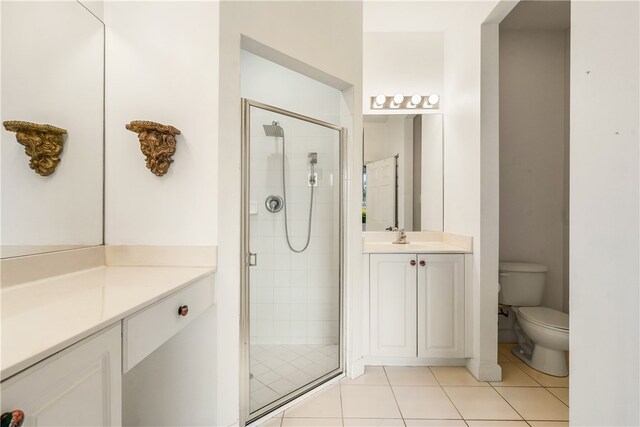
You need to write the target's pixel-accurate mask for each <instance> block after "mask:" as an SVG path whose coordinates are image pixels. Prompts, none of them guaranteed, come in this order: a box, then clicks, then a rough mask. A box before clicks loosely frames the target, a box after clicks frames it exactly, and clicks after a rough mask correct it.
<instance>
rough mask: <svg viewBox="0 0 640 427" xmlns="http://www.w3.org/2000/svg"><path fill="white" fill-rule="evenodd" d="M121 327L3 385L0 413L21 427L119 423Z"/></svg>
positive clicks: (110, 424) (73, 348) (14, 377)
mask: <svg viewBox="0 0 640 427" xmlns="http://www.w3.org/2000/svg"><path fill="white" fill-rule="evenodd" d="M121 342H122V338H121V328H120V324H118V325H117V326H114V327H112V328H111V329H108V330H107V331H105V332H102V333H99V334H98V335H96V336H92V337H89V338H86V339H84V340H82V341H80V342H79V343H78V344H75V345H74V346H72V347H70V348H69V349H67V350H64V351H62V352H61V353H59V354H56V355H54V356H51V357H50V358H48V359H46V360H44V361H42V362H40V363H38V364H36V365H34V366H32V367H30V368H29V369H27V370H25V371H23V372H21V373H19V374H17V375H15V376H13V377H11V378H9V379H7V380H5V381H3V382H2V386H1V389H2V413H4V412H10V411H13V410H16V409H19V410H22V411H23V412H24V416H25V420H24V424H23V425H24V426H118V425H122V403H121V396H122V388H121V376H122V372H121V362H120V360H121V350H120V348H121Z"/></svg>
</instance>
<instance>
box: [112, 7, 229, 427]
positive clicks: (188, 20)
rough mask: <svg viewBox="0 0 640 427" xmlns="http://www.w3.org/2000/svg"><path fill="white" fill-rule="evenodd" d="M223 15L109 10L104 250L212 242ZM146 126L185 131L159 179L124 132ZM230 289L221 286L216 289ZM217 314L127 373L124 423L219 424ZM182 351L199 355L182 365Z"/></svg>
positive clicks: (200, 10) (213, 10)
mask: <svg viewBox="0 0 640 427" xmlns="http://www.w3.org/2000/svg"><path fill="white" fill-rule="evenodd" d="M218 12H219V8H218V3H217V2H177V1H176V2H107V3H106V4H105V25H106V46H107V51H106V63H107V68H106V87H107V96H106V157H107V159H106V165H107V169H106V188H107V192H106V207H107V209H106V218H105V220H106V243H107V244H146V245H190V246H198V245H215V244H216V241H217V226H218V224H217V214H218V210H217V206H218V202H217V192H218V188H217V186H218V135H217V131H218V17H219V15H218ZM140 119H143V120H152V121H157V122H160V123H165V124H170V125H174V126H176V127H177V128H178V129H180V130H181V131H182V135H180V136H178V137H177V141H178V143H177V144H178V145H177V152H176V154H175V156H174V160H175V163H173V164H172V165H171V168H170V169H169V172H168V173H167V174H166V175H165V176H163V177H157V176H155V175H153V174H152V173H151V172H150V171H149V170H148V169H147V168H146V167H145V160H144V156H143V155H142V153H141V152H140V145H139V142H138V138H137V135H136V134H134V133H132V132H130V131H128V130H126V129H125V127H124V126H125V124H127V123H129V122H130V121H132V120H140ZM225 285H226V283H225V282H221V281H218V280H216V289H219V287H224V286H225ZM216 304H217V305H237V304H238V301H237V300H222V301H221V300H216ZM216 311H217V308H211V309H209V310H208V311H207V312H205V313H203V314H202V315H201V316H200V317H199V318H198V319H197V320H196V321H194V323H193V324H192V325H190V327H189V328H186V329H185V330H184V331H182V332H181V333H180V334H179V335H178V336H176V337H174V338H173V339H172V340H170V341H169V342H167V343H166V344H165V345H163V346H162V347H161V348H160V349H159V350H158V351H156V352H155V353H154V355H152V356H150V359H149V360H147V361H145V362H143V364H141V365H140V366H139V367H136V369H135V370H134V371H135V372H133V371H132V372H131V373H130V374H127V376H125V385H126V388H125V390H124V395H125V397H126V398H127V402H126V404H125V407H124V416H125V420H124V421H125V424H129V425H177V424H181V423H184V420H185V414H184V411H186V412H187V413H188V414H189V416H188V418H189V420H190V422H192V423H194V424H200V425H215V424H216V416H217V409H218V407H217V399H216V396H217V393H218V388H217V385H218V381H217V378H216V376H217V363H216V362H217V357H218V356H217V353H216V351H217V341H218V338H217V336H216V331H217V324H216V322H217V312H216ZM236 324H237V323H234V325H236ZM225 327H226V328H227V329H228V328H230V326H229V324H225ZM185 348H187V349H189V352H190V353H193V354H194V355H193V356H191V357H189V358H188V361H186V362H185ZM224 350H226V349H224ZM184 363H187V365H188V366H186V367H185V368H184V369H179V370H176V369H175V367H176V366H178V365H182V364H184ZM158 372H165V373H166V372H173V373H174V374H177V376H166V375H163V376H161V377H159V376H158V375H157V373H158ZM138 390H153V393H151V394H149V393H142V392H140V393H138ZM193 393H195V396H196V397H193V396H191V394H193ZM185 399H186V400H185Z"/></svg>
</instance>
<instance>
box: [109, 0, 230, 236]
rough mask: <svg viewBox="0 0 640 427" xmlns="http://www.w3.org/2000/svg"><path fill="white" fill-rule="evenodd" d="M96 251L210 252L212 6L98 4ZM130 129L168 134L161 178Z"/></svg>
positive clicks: (213, 210)
mask: <svg viewBox="0 0 640 427" xmlns="http://www.w3.org/2000/svg"><path fill="white" fill-rule="evenodd" d="M105 20H106V24H107V43H106V46H107V52H106V56H107V69H106V85H107V96H106V122H105V123H106V141H107V146H106V181H107V185H106V212H105V214H106V218H105V221H106V243H107V244H115V245H118V244H146V245H187V246H188V245H191V246H198V245H203V246H208V245H215V244H216V242H217V218H218V212H217V206H218V204H217V185H218V171H217V166H216V165H217V162H218V160H217V159H218V145H217V132H218V24H217V22H218V3H217V2H178V1H176V2H128V1H127V2H108V3H107V4H106V5H105ZM132 120H151V121H155V122H159V123H163V124H169V125H173V126H175V127H177V128H178V129H180V131H181V132H182V134H181V135H179V136H178V137H177V149H176V154H175V155H174V156H173V160H174V163H173V164H172V165H171V167H170V168H169V172H168V173H167V174H166V175H165V176H163V177H157V176H155V175H154V174H152V173H151V172H150V171H149V170H148V169H147V168H146V166H145V158H144V156H143V155H142V153H141V151H140V144H139V142H138V136H137V135H136V134H135V133H133V132H130V131H128V130H127V129H125V125H126V124H127V123H129V122H130V121H132Z"/></svg>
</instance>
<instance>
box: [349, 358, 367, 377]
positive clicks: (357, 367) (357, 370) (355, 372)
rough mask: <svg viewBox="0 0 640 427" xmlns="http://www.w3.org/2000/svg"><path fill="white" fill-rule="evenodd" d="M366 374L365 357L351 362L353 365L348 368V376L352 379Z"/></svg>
mask: <svg viewBox="0 0 640 427" xmlns="http://www.w3.org/2000/svg"><path fill="white" fill-rule="evenodd" d="M362 374H364V359H363V358H360V359H358V360H355V361H353V362H351V367H349V368H348V369H347V376H348V377H349V378H351V379H354V378H358V377H359V376H360V375H362Z"/></svg>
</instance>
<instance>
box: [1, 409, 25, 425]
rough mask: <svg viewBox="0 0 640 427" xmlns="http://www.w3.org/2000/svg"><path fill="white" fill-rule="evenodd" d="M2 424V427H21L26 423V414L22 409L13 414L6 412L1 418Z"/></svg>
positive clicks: (12, 412)
mask: <svg viewBox="0 0 640 427" xmlns="http://www.w3.org/2000/svg"><path fill="white" fill-rule="evenodd" d="M0 422H1V423H2V426H7V427H20V426H21V425H22V423H23V422H24V412H22V411H21V410H20V409H16V410H14V411H11V412H5V413H4V414H2V416H1V417H0Z"/></svg>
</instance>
